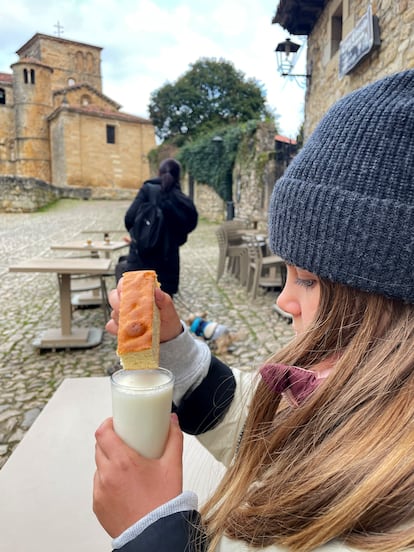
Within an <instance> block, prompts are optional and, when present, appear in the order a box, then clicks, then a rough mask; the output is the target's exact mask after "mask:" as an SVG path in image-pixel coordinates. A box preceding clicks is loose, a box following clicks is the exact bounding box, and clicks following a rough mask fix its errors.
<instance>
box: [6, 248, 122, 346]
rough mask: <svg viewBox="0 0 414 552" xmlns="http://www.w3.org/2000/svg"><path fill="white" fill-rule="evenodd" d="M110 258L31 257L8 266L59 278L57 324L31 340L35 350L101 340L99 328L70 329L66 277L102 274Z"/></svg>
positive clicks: (68, 281)
mask: <svg viewBox="0 0 414 552" xmlns="http://www.w3.org/2000/svg"><path fill="white" fill-rule="evenodd" d="M110 264H111V260H110V259H94V258H81V259H77V258H70V257H62V258H46V257H41V258H34V259H29V260H27V261H24V262H22V263H19V264H17V265H12V266H10V267H9V271H10V272H55V273H56V274H57V275H58V280H59V284H60V285H59V296H60V316H61V327H60V328H57V329H51V330H46V331H45V332H43V334H42V335H41V336H40V337H39V338H38V339H36V340H35V341H34V342H33V345H34V346H35V347H38V348H39V349H59V348H87V347H95V346H96V345H98V344H99V343H100V342H101V341H102V333H103V330H102V329H100V328H73V327H72V305H71V295H70V293H71V292H70V277H71V275H73V274H96V275H98V276H99V275H101V274H105V273H106V272H107V271H108V269H109V267H110Z"/></svg>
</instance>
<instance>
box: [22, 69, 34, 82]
mask: <svg viewBox="0 0 414 552" xmlns="http://www.w3.org/2000/svg"><path fill="white" fill-rule="evenodd" d="M29 76H30V81H29ZM23 79H24V83H25V84H28V83H29V82H30V84H34V83H35V82H36V78H35V70H34V69H30V73H29V71H28V70H27V69H23Z"/></svg>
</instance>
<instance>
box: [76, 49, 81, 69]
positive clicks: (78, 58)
mask: <svg viewBox="0 0 414 552" xmlns="http://www.w3.org/2000/svg"><path fill="white" fill-rule="evenodd" d="M75 67H76V70H77V71H83V54H82V52H81V51H80V50H78V51H77V52H76V54H75Z"/></svg>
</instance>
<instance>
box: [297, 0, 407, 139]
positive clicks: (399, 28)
mask: <svg viewBox="0 0 414 552" xmlns="http://www.w3.org/2000/svg"><path fill="white" fill-rule="evenodd" d="M367 7H368V2H356V1H355V0H330V1H328V2H327V5H326V7H325V9H324V11H323V12H322V15H321V17H320V18H319V20H318V21H317V23H316V25H315V27H314V29H313V30H312V33H311V34H310V35H309V38H308V48H307V64H308V70H311V71H312V78H311V81H310V83H308V89H307V93H306V102H305V137H308V136H309V134H310V133H311V132H312V130H313V129H314V128H315V126H316V124H317V123H318V121H319V120H320V118H321V117H322V115H323V114H324V113H325V112H326V111H327V110H328V108H329V107H330V106H331V105H332V104H333V103H334V102H335V101H336V100H338V99H339V98H341V97H342V96H344V95H345V94H347V93H349V92H351V91H352V90H355V89H357V88H360V87H361V86H364V85H365V84H367V83H369V82H373V81H375V80H378V79H380V78H382V77H384V76H386V75H389V74H392V73H395V72H398V71H402V70H404V69H410V68H413V67H414V33H413V26H414V2H412V1H410V0H374V1H373V2H372V13H373V15H375V16H376V17H377V18H378V23H379V28H380V39H381V44H380V46H379V47H374V48H373V49H372V50H371V51H370V52H369V53H368V54H367V56H366V57H365V58H364V59H363V60H362V61H361V62H360V63H359V64H358V65H357V66H356V67H355V68H354V69H353V70H352V71H351V72H350V73H349V74H347V75H345V76H344V77H343V78H342V79H340V78H339V50H338V49H337V48H338V44H337V42H338V41H335V36H334V30H333V22H334V19H335V16H337V15H338V13H341V17H342V38H345V37H346V36H347V35H348V34H349V33H350V32H351V31H352V29H354V27H355V25H356V24H357V22H358V21H359V20H360V19H361V17H362V16H363V15H364V14H366V12H367Z"/></svg>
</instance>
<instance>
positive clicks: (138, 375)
mask: <svg viewBox="0 0 414 552" xmlns="http://www.w3.org/2000/svg"><path fill="white" fill-rule="evenodd" d="M173 383H174V378H173V375H172V374H171V372H169V371H168V370H165V369H164V368H159V369H158V370H119V371H118V372H115V373H114V374H113V375H112V377H111V388H112V414H113V419H114V428H115V432H116V433H117V434H118V435H119V436H120V437H121V439H122V440H123V441H125V443H127V445H129V446H130V447H132V448H134V449H135V450H137V451H138V452H139V453H140V454H142V455H143V456H146V457H147V458H159V457H160V456H161V455H162V453H163V451H164V446H165V441H166V439H167V435H168V430H169V427H170V414H171V404H172V393H173Z"/></svg>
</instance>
